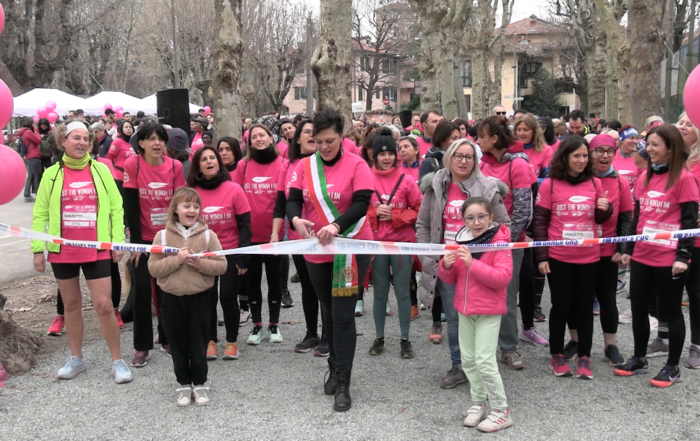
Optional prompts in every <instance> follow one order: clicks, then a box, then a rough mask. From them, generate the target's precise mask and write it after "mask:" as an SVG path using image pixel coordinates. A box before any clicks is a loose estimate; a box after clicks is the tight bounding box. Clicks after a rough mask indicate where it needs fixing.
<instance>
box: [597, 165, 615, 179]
mask: <svg viewBox="0 0 700 441" xmlns="http://www.w3.org/2000/svg"><path fill="white" fill-rule="evenodd" d="M613 173H615V169H614V168H613V167H610V168H609V169H608V171H606V172H604V173H601V172H599V171H597V170H595V175H596V176H597V177H599V178H607V177H608V176H610V175H612V174H613Z"/></svg>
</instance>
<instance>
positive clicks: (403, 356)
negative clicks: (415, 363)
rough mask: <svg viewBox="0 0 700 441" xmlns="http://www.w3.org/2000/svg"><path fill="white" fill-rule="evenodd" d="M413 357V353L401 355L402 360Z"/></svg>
mask: <svg viewBox="0 0 700 441" xmlns="http://www.w3.org/2000/svg"><path fill="white" fill-rule="evenodd" d="M411 358H413V354H403V355H401V359H402V360H410V359H411Z"/></svg>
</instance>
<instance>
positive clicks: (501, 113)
mask: <svg viewBox="0 0 700 441" xmlns="http://www.w3.org/2000/svg"><path fill="white" fill-rule="evenodd" d="M505 114H506V112H496V115H503V116H505Z"/></svg>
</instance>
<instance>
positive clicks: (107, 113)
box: [105, 109, 115, 116]
mask: <svg viewBox="0 0 700 441" xmlns="http://www.w3.org/2000/svg"><path fill="white" fill-rule="evenodd" d="M114 114H115V112H114V110H112V109H105V115H107V116H109V115H114Z"/></svg>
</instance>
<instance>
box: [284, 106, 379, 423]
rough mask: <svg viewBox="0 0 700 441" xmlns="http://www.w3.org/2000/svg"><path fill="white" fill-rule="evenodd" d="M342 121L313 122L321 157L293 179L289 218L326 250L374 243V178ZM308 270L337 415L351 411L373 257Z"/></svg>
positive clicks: (333, 117) (319, 260) (318, 262)
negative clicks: (352, 150) (361, 304)
mask: <svg viewBox="0 0 700 441" xmlns="http://www.w3.org/2000/svg"><path fill="white" fill-rule="evenodd" d="M343 125H344V121H343V117H342V116H341V115H340V114H339V113H338V112H336V111H334V110H330V109H326V110H323V111H321V112H319V113H317V114H316V116H314V119H313V127H314V128H313V138H314V143H315V144H316V150H317V151H316V153H314V154H313V155H311V156H309V157H307V158H304V159H302V160H301V161H300V162H299V165H298V166H297V168H296V172H295V173H294V175H293V176H292V181H291V188H290V190H289V197H288V199H287V217H288V218H289V219H291V227H292V228H293V229H295V230H296V231H297V232H298V233H299V235H300V236H301V237H302V238H309V237H317V238H318V240H319V242H320V243H321V244H322V245H326V244H329V243H330V242H331V241H332V239H333V238H334V237H336V236H341V237H345V238H348V239H358V240H372V238H373V237H372V231H371V229H370V226H369V221H367V219H366V215H367V210H368V208H369V203H370V199H371V197H372V191H373V188H372V182H373V179H372V173H371V172H370V170H369V167H368V166H367V164H366V163H365V161H364V160H362V158H360V157H359V156H357V155H352V154H348V153H347V152H345V151H344V150H343V148H342V147H341V142H342V139H343ZM304 257H305V258H306V265H307V268H308V270H309V276H310V277H311V281H312V283H313V287H314V290H315V291H316V295H317V296H318V299H319V301H320V302H321V308H322V311H323V319H324V323H323V327H324V333H325V334H326V335H327V336H328V342H329V346H330V357H329V358H328V366H329V369H330V375H329V376H328V380H327V381H326V382H325V384H324V386H323V389H324V392H325V393H326V394H327V395H335V403H334V405H333V409H334V410H336V411H337V412H345V411H347V410H349V409H350V407H351V406H352V400H351V397H350V373H351V371H352V363H353V359H354V358H355V345H356V343H357V336H356V329H355V303H356V301H357V287H358V281H362V280H364V278H365V276H366V274H367V270H368V268H369V264H370V261H371V259H372V257H371V256H368V255H352V254H347V255H345V254H338V255H306V256H304Z"/></svg>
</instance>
